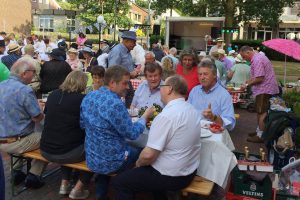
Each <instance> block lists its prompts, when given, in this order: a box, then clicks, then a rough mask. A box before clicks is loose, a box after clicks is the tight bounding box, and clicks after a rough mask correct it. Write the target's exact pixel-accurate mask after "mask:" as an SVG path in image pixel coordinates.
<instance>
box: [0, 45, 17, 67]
mask: <svg viewBox="0 0 300 200" xmlns="http://www.w3.org/2000/svg"><path fill="white" fill-rule="evenodd" d="M21 48H22V47H21V46H19V45H18V44H14V43H12V44H9V45H8V52H7V53H8V55H6V56H3V57H2V58H1V62H3V64H5V65H6V67H7V68H8V69H9V70H10V68H11V66H12V65H13V64H14V63H15V62H16V61H17V60H18V59H19V58H21Z"/></svg>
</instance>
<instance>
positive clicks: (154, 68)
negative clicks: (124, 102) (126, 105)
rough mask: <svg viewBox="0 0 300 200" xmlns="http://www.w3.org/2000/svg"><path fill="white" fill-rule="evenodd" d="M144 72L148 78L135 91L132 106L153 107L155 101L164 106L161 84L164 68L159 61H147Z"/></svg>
mask: <svg viewBox="0 0 300 200" xmlns="http://www.w3.org/2000/svg"><path fill="white" fill-rule="evenodd" d="M144 74H145V78H146V80H145V81H143V82H142V83H141V84H140V85H139V87H138V88H137V90H136V91H135V93H134V97H133V100H132V104H131V107H135V108H138V109H140V108H142V107H145V106H147V107H148V108H149V107H151V106H152V105H153V104H154V103H155V104H157V105H160V106H161V107H163V103H162V102H161V100H160V92H159V91H160V85H161V84H163V81H162V80H161V74H162V68H161V66H159V65H158V64H157V63H146V65H145V69H144Z"/></svg>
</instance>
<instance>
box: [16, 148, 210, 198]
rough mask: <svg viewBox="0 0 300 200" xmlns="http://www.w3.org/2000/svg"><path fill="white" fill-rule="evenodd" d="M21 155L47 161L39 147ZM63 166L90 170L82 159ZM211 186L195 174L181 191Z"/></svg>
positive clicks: (204, 191) (202, 190)
mask: <svg viewBox="0 0 300 200" xmlns="http://www.w3.org/2000/svg"><path fill="white" fill-rule="evenodd" d="M21 156H22V157H24V158H32V159H36V160H42V161H45V162H49V161H48V160H47V159H45V158H44V157H43V156H42V155H41V152H40V150H39V149H36V150H33V151H29V152H26V153H23V154H22V155H21ZM63 166H66V167H70V168H73V169H78V170H83V171H88V172H90V170H89V169H88V168H87V166H86V162H85V161H82V162H79V163H73V164H63ZM115 175H116V174H112V175H111V176H115ZM213 187H214V183H213V182H211V181H208V180H206V179H205V178H202V177H200V176H195V178H194V180H193V181H192V183H191V184H190V185H189V186H188V187H186V188H184V189H183V190H182V191H181V192H182V195H183V196H187V195H188V193H194V194H198V195H201V196H209V195H210V194H211V192H212V189H213Z"/></svg>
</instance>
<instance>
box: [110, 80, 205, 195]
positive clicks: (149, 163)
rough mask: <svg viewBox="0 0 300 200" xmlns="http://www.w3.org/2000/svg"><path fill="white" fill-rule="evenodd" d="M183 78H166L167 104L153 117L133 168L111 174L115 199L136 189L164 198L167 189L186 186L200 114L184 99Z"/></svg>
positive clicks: (197, 146)
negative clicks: (146, 137) (147, 136)
mask: <svg viewBox="0 0 300 200" xmlns="http://www.w3.org/2000/svg"><path fill="white" fill-rule="evenodd" d="M187 92H188V87H187V83H186V81H185V80H184V79H183V78H182V77H180V76H178V75H175V76H171V77H169V78H167V79H166V83H165V85H163V86H162V88H161V90H160V93H161V99H162V102H163V103H164V104H165V105H166V106H165V108H164V109H163V111H162V112H161V113H160V114H159V115H158V116H157V117H156V118H155V119H154V121H153V123H152V126H151V129H150V132H149V138H148V141H147V145H146V147H145V148H144V149H143V151H142V152H141V154H140V156H139V159H138V160H137V162H136V166H137V167H136V168H134V169H131V170H129V171H127V172H124V173H121V174H119V175H118V176H116V177H114V178H113V181H112V186H113V188H114V189H115V190H116V199H117V200H130V199H134V194H135V193H136V192H142V191H147V192H153V193H154V197H155V198H154V199H167V198H166V191H176V190H180V189H182V188H185V187H187V186H188V185H189V184H190V182H191V181H192V180H193V177H194V176H195V174H196V170H197V168H198V166H199V162H200V158H199V154H200V137H199V134H200V129H201V124H200V119H201V118H200V117H199V114H198V111H197V110H196V109H195V108H194V107H193V106H192V105H190V104H189V103H187V102H186V101H185V97H186V95H187Z"/></svg>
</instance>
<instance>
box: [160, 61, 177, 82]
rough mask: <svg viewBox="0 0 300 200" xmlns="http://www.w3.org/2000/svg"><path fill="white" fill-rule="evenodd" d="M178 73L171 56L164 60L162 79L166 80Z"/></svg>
mask: <svg viewBox="0 0 300 200" xmlns="http://www.w3.org/2000/svg"><path fill="white" fill-rule="evenodd" d="M174 74H176V72H175V70H174V69H173V63H172V60H171V58H168V57H167V58H165V59H163V61H162V78H161V79H162V80H166V79H167V78H168V77H169V76H173V75H174Z"/></svg>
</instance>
